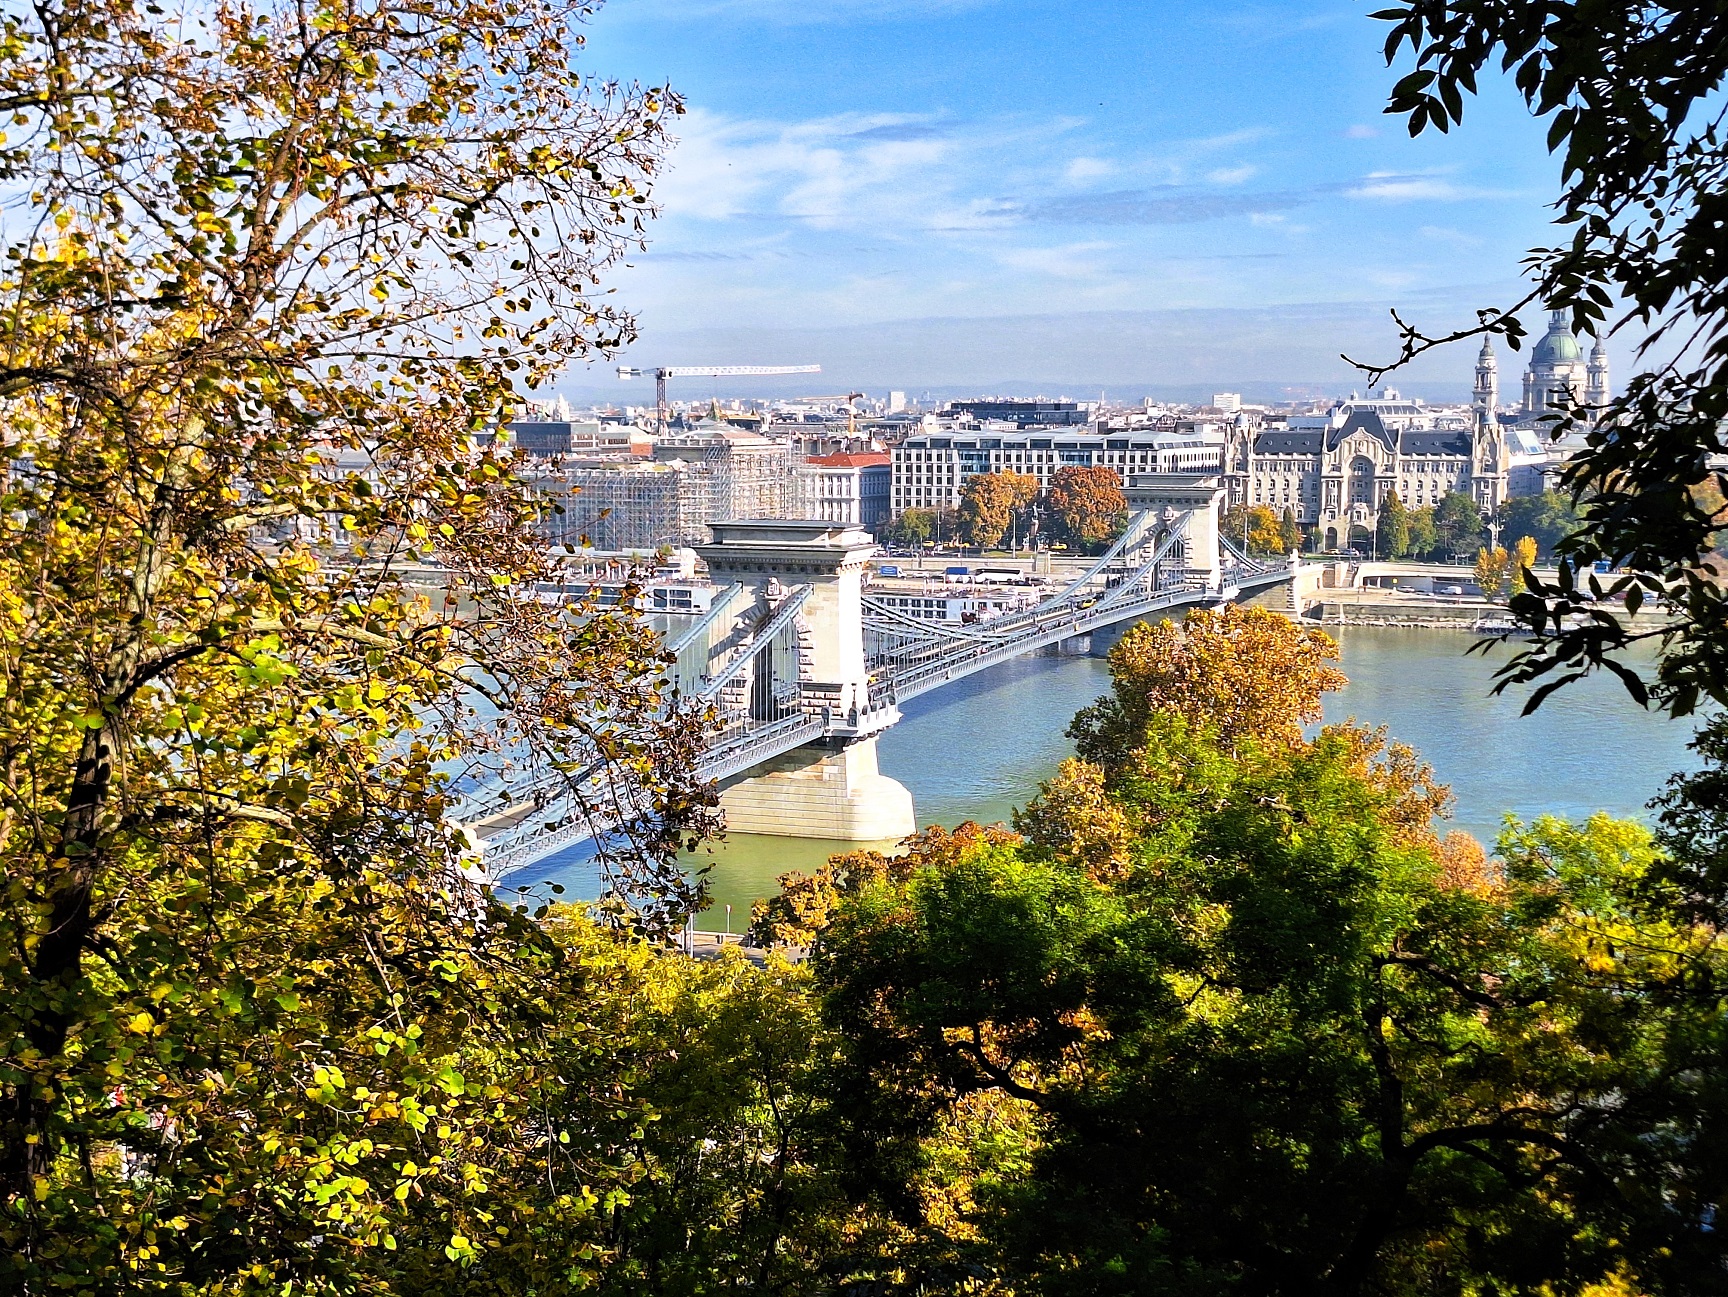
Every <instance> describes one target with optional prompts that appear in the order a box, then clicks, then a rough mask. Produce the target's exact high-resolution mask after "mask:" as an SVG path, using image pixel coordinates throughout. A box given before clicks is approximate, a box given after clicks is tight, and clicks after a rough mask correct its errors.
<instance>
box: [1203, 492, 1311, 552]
mask: <svg viewBox="0 0 1728 1297" xmlns="http://www.w3.org/2000/svg"><path fill="white" fill-rule="evenodd" d="M1291 521H1292V522H1294V521H1295V519H1294V518H1292V519H1291ZM1220 525H1221V526H1222V527H1223V529H1224V535H1225V536H1226V537H1227V538H1229V539H1230V540H1233V541H1239V540H1240V539H1241V538H1242V536H1243V534H1244V533H1246V535H1247V538H1248V552H1249V553H1250V554H1276V553H1278V552H1279V549H1280V546H1282V545H1283V543H1284V525H1283V523H1281V522H1280V521H1279V519H1278V515H1277V514H1276V513H1275V512H1273V511H1272V509H1270V508H1269V507H1268V506H1266V505H1263V504H1254V505H1240V504H1238V505H1232V506H1231V507H1230V508H1228V509H1226V510H1225V511H1224V517H1223V519H1222V521H1221V524H1220Z"/></svg>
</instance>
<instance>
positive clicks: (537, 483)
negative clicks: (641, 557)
mask: <svg viewBox="0 0 1728 1297" xmlns="http://www.w3.org/2000/svg"><path fill="white" fill-rule="evenodd" d="M642 454H643V452H642V451H641V450H636V451H633V452H632V454H631V455H630V457H629V458H624V457H621V456H607V457H584V458H579V459H578V458H558V459H554V460H552V462H550V463H548V464H547V465H546V467H545V468H544V470H543V471H542V472H540V473H539V474H538V475H537V476H535V477H534V478H533V479H531V480H532V484H533V486H534V487H535V489H536V490H538V491H539V492H540V493H541V494H542V495H544V496H545V497H546V498H547V501H548V503H549V504H550V505H551V506H552V507H551V509H550V510H549V512H548V513H547V515H546V516H545V517H544V518H543V519H542V520H541V522H540V533H541V535H543V536H544V537H545V538H546V539H547V541H548V542H549V543H551V544H554V545H564V546H569V547H571V548H592V549H600V550H613V551H626V550H639V551H646V550H652V549H658V548H659V547H660V546H662V545H701V544H706V543H707V541H708V539H709V524H711V523H715V522H726V521H729V520H732V519H736V518H784V517H786V516H787V513H788V510H789V509H790V508H791V506H792V503H793V499H794V495H793V482H794V477H793V470H794V467H795V464H796V460H795V456H794V452H793V450H792V448H791V447H790V446H789V445H788V444H787V443H785V442H782V441H775V440H773V439H771V438H768V437H764V436H762V435H760V434H759V433H753V432H745V431H741V430H739V429H736V428H732V427H729V426H726V425H724V424H708V423H703V424H697V425H696V426H695V427H693V428H689V429H685V430H681V431H674V432H672V433H670V434H668V435H667V436H665V437H662V438H660V439H659V440H658V441H657V442H656V444H655V445H654V446H653V447H652V451H651V457H649V458H642V457H641V456H642Z"/></svg>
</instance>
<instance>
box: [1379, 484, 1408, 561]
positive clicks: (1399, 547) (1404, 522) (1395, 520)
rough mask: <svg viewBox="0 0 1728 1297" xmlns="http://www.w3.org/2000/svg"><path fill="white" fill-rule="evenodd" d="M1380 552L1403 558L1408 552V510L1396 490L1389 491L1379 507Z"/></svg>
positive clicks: (1389, 556)
mask: <svg viewBox="0 0 1728 1297" xmlns="http://www.w3.org/2000/svg"><path fill="white" fill-rule="evenodd" d="M1379 541H1380V552H1381V553H1382V554H1383V555H1385V556H1386V557H1387V558H1403V557H1404V556H1405V555H1406V554H1408V553H1409V552H1410V511H1409V510H1408V509H1406V508H1405V507H1404V501H1402V500H1400V499H1399V498H1398V492H1396V491H1393V492H1390V493H1389V494H1388V495H1387V496H1386V503H1385V504H1383V505H1382V506H1381V507H1380V532H1379Z"/></svg>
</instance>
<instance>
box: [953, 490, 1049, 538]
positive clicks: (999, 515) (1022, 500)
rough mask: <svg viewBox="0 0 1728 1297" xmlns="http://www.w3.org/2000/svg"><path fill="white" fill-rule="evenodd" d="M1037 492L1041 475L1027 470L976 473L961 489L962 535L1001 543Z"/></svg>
mask: <svg viewBox="0 0 1728 1297" xmlns="http://www.w3.org/2000/svg"><path fill="white" fill-rule="evenodd" d="M1037 494H1038V479H1037V478H1035V477H1033V476H1031V475H1030V474H1028V473H976V474H974V475H973V476H971V477H969V478H967V479H966V485H965V486H964V487H962V488H961V491H960V527H961V535H962V536H964V537H965V540H966V543H967V544H968V545H975V546H977V547H979V548H980V549H989V548H991V547H993V546H996V545H1000V544H1001V543H1002V538H1003V537H1004V536H1005V535H1007V534H1008V528H1009V526H1010V524H1012V523H1013V521H1014V516H1015V514H1017V513H1019V512H1021V511H1023V510H1024V509H1025V508H1026V506H1027V505H1029V504H1031V502H1032V500H1033V499H1034V498H1035V497H1036V496H1037Z"/></svg>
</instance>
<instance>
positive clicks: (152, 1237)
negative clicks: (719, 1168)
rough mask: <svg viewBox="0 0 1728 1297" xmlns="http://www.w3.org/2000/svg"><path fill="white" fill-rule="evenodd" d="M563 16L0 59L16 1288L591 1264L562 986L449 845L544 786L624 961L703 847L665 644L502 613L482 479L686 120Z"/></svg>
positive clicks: (515, 505) (5, 727)
mask: <svg viewBox="0 0 1728 1297" xmlns="http://www.w3.org/2000/svg"><path fill="white" fill-rule="evenodd" d="M589 9H590V6H588V5H587V4H584V3H579V2H576V0H509V2H508V3H505V4H503V5H490V4H489V5H484V6H479V5H473V4H468V3H464V2H463V0H456V2H455V3H451V4H445V5H439V6H428V5H423V4H416V3H407V2H405V0H374V2H373V3H366V4H350V3H343V2H341V0H312V2H311V3H307V4H279V3H275V2H274V0H261V2H259V3H248V4H239V5H228V4H224V5H214V6H199V5H187V6H181V5H169V6H167V7H166V8H164V7H160V6H143V7H140V6H135V5H133V4H131V3H128V2H127V0H93V2H92V3H70V4H68V3H53V2H52V0H51V2H50V3H47V4H43V5H37V6H34V7H31V8H27V9H15V10H11V11H8V13H7V14H6V15H5V17H4V19H3V20H0V22H3V31H4V40H3V41H0V102H4V103H5V105H6V107H7V110H8V114H9V116H10V118H11V120H10V121H9V123H8V126H7V135H6V138H5V142H4V144H3V145H0V169H3V170H4V173H5V179H6V185H5V198H4V202H5V204H6V208H5V210H6V223H5V230H6V233H5V236H4V237H5V239H6V249H5V252H6V257H5V262H4V267H5V268H4V271H3V272H0V297H3V298H4V310H0V403H3V404H4V412H3V413H4V418H3V419H0V456H3V457H4V464H3V466H0V470H3V471H0V497H3V498H0V533H3V535H0V772H3V774H4V777H3V778H0V840H3V842H4V850H5V857H6V866H7V868H6V887H5V889H4V892H3V893H0V988H3V992H4V993H3V994H0V1042H4V1043H3V1044H0V1288H3V1289H4V1290H5V1291H8V1292H20V1293H46V1292H54V1293H64V1292H74V1291H86V1290H88V1291H120V1290H125V1291H128V1292H139V1293H144V1292H172V1293H174V1294H176V1295H177V1297H179V1295H182V1294H188V1293H194V1292H206V1291H208V1292H216V1291H221V1292H243V1291H259V1292H261V1291H264V1290H266V1289H268V1290H269V1291H272V1292H282V1291H303V1292H315V1291H317V1292H322V1291H332V1292H334V1291H353V1290H360V1289H365V1290H368V1291H384V1290H400V1288H401V1286H406V1287H407V1288H408V1289H411V1290H416V1291H427V1290H431V1289H434V1288H437V1289H440V1290H442V1291H455V1289H454V1288H452V1287H450V1286H449V1285H451V1284H454V1283H456V1282H457V1281H456V1279H455V1278H454V1276H457V1275H459V1274H461V1273H462V1272H463V1270H464V1267H467V1266H470V1265H482V1266H486V1267H490V1269H489V1270H488V1273H493V1274H503V1273H509V1274H511V1275H513V1276H515V1278H514V1279H513V1281H512V1282H517V1283H520V1284H523V1285H526V1286H528V1287H535V1288H536V1289H537V1290H541V1291H549V1290H550V1289H547V1288H545V1287H544V1285H546V1284H558V1283H567V1282H570V1281H571V1279H570V1276H571V1273H572V1272H571V1267H572V1265H573V1264H577V1263H576V1262H575V1261H573V1258H577V1257H580V1256H583V1255H587V1254H588V1251H587V1250H588V1249H592V1248H594V1247H596V1246H598V1245H599V1240H598V1235H597V1233H596V1231H595V1228H594V1219H595V1213H596V1211H597V1210H598V1204H599V1202H601V1201H602V1200H603V1197H604V1194H605V1193H606V1192H609V1190H607V1189H606V1188H605V1186H604V1185H603V1184H601V1185H600V1187H599V1188H598V1189H596V1188H595V1185H596V1184H598V1183H599V1181H597V1180H596V1178H595V1177H596V1176H597V1175H599V1168H600V1167H601V1166H603V1165H611V1164H612V1162H611V1161H610V1160H609V1159H610V1154H606V1155H603V1156H601V1157H599V1158H598V1159H594V1160H587V1161H583V1160H577V1159H571V1158H566V1157H564V1156H563V1155H562V1154H560V1153H559V1152H558V1149H559V1148H560V1147H562V1145H560V1144H559V1142H558V1141H559V1140H561V1139H563V1138H565V1137H567V1136H568V1137H571V1138H577V1139H580V1138H582V1136H581V1135H580V1132H579V1131H578V1132H576V1134H572V1131H573V1130H574V1129H575V1128H574V1127H573V1126H569V1125H566V1126H564V1127H559V1126H558V1125H556V1124H553V1125H548V1124H547V1122H548V1118H547V1115H546V1114H547V1113H548V1112H549V1111H550V1110H551V1109H550V1108H549V1106H548V1105H550V1104H552V1103H553V1099H554V1096H553V1093H552V1092H553V1090H554V1089H556V1088H557V1087H558V1086H561V1085H566V1084H580V1083H585V1082H577V1081H575V1080H572V1079H571V1078H577V1077H580V1076H588V1077H590V1078H592V1076H593V1075H594V1073H593V1072H592V1071H584V1068H585V1066H586V1065H585V1064H583V1063H582V1062H581V1058H590V1059H592V1058H593V1057H594V1055H592V1054H589V1053H584V1051H585V1050H587V1049H588V1046H587V1044H585V1043H582V1042H580V1041H578V1042H576V1043H574V1044H571V1043H570V1041H569V1040H566V1041H565V1042H564V1043H562V1044H560V1043H558V1042H556V1041H555V1040H554V1036H553V1027H554V1025H555V1024H556V1023H558V1022H559V1021H561V1020H564V1019H568V1018H571V1017H572V1015H573V1014H574V1015H579V1013H580V1010H579V1009H574V1010H573V1009H572V1007H571V1005H572V1002H571V1001H569V1000H563V1001H562V1002H561V997H566V996H570V995H575V994H577V993H578V992H579V991H580V986H581V979H580V977H579V976H578V975H577V974H576V973H575V971H574V970H573V967H572V965H571V964H570V957H569V955H568V954H567V953H566V952H563V951H561V950H560V949H559V948H558V947H557V946H556V945H553V944H549V943H548V941H547V939H546V936H545V934H544V933H543V932H542V931H541V930H540V929H538V928H537V927H536V926H535V925H534V924H533V923H532V922H531V921H530V920H529V917H528V916H527V915H526V914H519V913H516V912H513V911H512V910H510V909H509V908H507V907H505V906H502V905H500V904H499V903H498V902H496V901H495V900H494V899H493V898H492V897H491V895H490V893H489V892H488V891H486V890H485V889H483V888H482V887H480V886H478V885H477V884H476V881H475V880H474V877H473V874H472V871H471V869H470V862H469V858H468V853H469V852H470V851H471V849H472V842H471V840H470V839H469V838H468V836H467V835H466V833H465V831H464V830H463V827H462V824H461V823H459V822H458V820H459V819H460V818H463V817H466V818H472V817H473V816H475V815H477V814H480V813H483V812H484V810H485V809H486V808H487V806H488V805H495V804H496V801H495V800H494V801H490V802H489V801H488V798H490V797H491V796H492V794H490V793H488V792H487V790H488V789H498V790H501V791H499V792H498V793H497V797H498V798H503V797H506V796H508V795H509V792H508V789H509V788H510V787H511V786H512V785H514V786H516V787H521V786H522V785H523V784H524V783H525V782H532V783H534V784H535V785H536V786H537V787H538V788H539V789H540V790H541V791H542V792H548V791H553V790H556V789H558V788H559V786H560V785H562V787H563V791H564V793H565V794H566V796H565V798H564V800H563V801H562V802H559V801H557V800H556V799H555V800H554V801H553V803H552V809H549V810H548V812H547V814H548V815H550V816H566V815H568V816H576V817H589V818H590V819H591V820H592V821H593V822H594V823H597V824H601V825H605V826H607V827H609V828H611V829H612V830H613V831H614V833H615V834H616V835H617V836H615V837H613V838H611V839H609V841H611V842H613V843H615V844H616V845H617V848H618V849H617V850H615V851H612V852H610V853H609V855H608V859H607V865H608V867H609V868H610V869H611V870H612V873H613V878H614V881H615V884H616V891H617V896H618V898H619V905H620V906H621V910H620V916H621V918H622V919H623V920H624V921H627V922H632V923H636V924H638V925H640V926H642V927H644V928H649V929H652V928H653V927H655V926H656V925H663V924H665V923H668V922H670V923H676V922H677V921H678V920H679V919H680V918H681V916H682V914H683V913H684V912H686V911H687V910H688V909H689V907H690V905H691V904H692V902H693V900H694V899H695V893H694V891H693V889H692V887H691V885H690V884H689V883H688V882H687V881H686V880H685V879H684V877H683V875H682V874H681V873H680V872H679V871H678V870H677V868H676V867H675V855H676V851H677V848H678V845H679V843H680V841H681V840H682V839H683V838H684V837H686V835H691V836H694V835H700V834H701V833H704V832H706V831H707V830H708V829H709V828H710V827H711V824H712V818H711V816H712V813H711V811H710V809H709V801H710V797H711V794H710V793H709V792H708V791H707V790H706V789H704V788H701V787H699V786H697V785H695V784H694V783H693V782H692V781H691V780H690V778H689V776H688V773H687V772H688V771H689V769H690V767H691V762H692V760H693V757H694V755H695V754H696V752H697V751H698V750H699V746H700V743H701V740H702V734H701V728H702V723H701V718H700V717H697V716H694V715H690V714H686V713H684V712H683V711H681V710H679V709H678V708H677V707H675V706H673V705H672V704H673V698H672V693H671V689H670V686H669V684H668V682H667V680H666V678H665V675H664V671H663V662H662V660H661V652H662V650H661V648H660V646H659V643H658V640H657V638H656V637H655V636H654V635H653V634H652V633H651V632H650V630H649V629H648V628H647V627H646V626H645V625H644V624H642V623H641V622H640V621H639V620H638V619H637V618H636V617H634V616H633V615H631V614H629V613H628V612H625V611H620V609H623V608H627V607H628V604H629V601H628V600H624V601H622V602H621V603H620V605H619V606H618V607H617V608H602V607H600V606H598V605H597V604H595V603H591V602H588V601H580V600H579V601H577V602H576V604H575V605H574V606H571V607H554V606H549V605H548V604H547V603H545V602H544V601H543V600H542V599H540V598H539V597H538V596H537V595H536V592H535V587H536V583H537V581H539V580H541V579H542V578H544V577H546V576H547V575H548V574H549V571H548V560H547V557H546V555H545V553H544V550H543V548H542V547H541V546H540V545H539V544H538V543H536V542H535V540H534V539H533V537H532V535H531V532H530V525H531V524H532V522H533V520H534V517H535V509H534V507H533V503H532V500H531V498H530V497H529V496H527V495H526V494H525V492H524V490H523V488H522V487H521V485H520V484H519V483H518V482H516V481H515V480H514V478H513V475H512V469H511V464H510V462H509V448H508V446H507V445H502V446H493V447H491V448H489V449H482V448H481V446H482V444H483V443H484V442H485V441H487V440H489V434H490V433H491V432H492V431H493V430H494V429H495V428H496V427H498V426H499V424H500V423H501V421H503V420H505V419H507V418H508V417H509V415H510V414H511V411H512V409H513V407H514V403H515V401H516V399H517V395H518V393H519V392H521V391H525V390H528V389H531V388H533V387H534V386H535V385H536V384H538V383H540V382H542V381H543V380H545V379H546V378H548V377H549V376H550V375H552V374H554V373H556V372H559V371H560V370H562V369H563V367H564V366H565V365H566V364H568V363H569V362H570V361H571V360H572V359H577V358H581V357H584V356H589V355H595V354H600V353H602V352H604V351H606V350H607V349H609V348H611V347H613V346H615V345H617V344H619V343H621V342H623V341H624V340H626V339H627V338H628V337H629V336H630V331H631V323H630V320H629V318H628V317H627V316H626V315H625V314H623V313H621V312H620V311H619V310H618V309H617V308H615V307H613V306H612V305H611V304H610V303H609V301H608V299H607V298H606V297H605V296H604V294H602V293H600V292H599V291H598V289H597V288H596V280H597V277H598V276H599V274H600V273H601V271H602V270H603V269H604V268H605V267H606V266H608V265H609V264H611V263H612V262H613V261H614V260H615V259H616V258H617V257H618V256H619V255H620V254H621V253H623V252H624V250H625V249H626V248H628V247H629V246H631V245H632V244H633V243H636V242H637V241H639V240H640V238H641V236H642V233H643V231H644V228H645V225H644V222H645V220H646V218H647V216H648V215H649V213H650V211H651V207H650V204H649V198H648V186H649V184H650V182H651V180H652V178H653V177H654V175H655V174H656V173H657V172H658V169H659V167H660V163H661V159H662V157H663V154H664V151H665V149H666V146H667V142H668V137H667V125H668V122H669V120H670V118H671V117H672V116H674V115H675V114H676V113H677V112H678V111H679V109H680V105H679V103H678V101H677V100H676V98H674V97H672V96H671V95H669V94H668V93H666V92H663V91H657V90H651V89H646V88H642V87H638V86H631V85H619V84H613V83H609V82H607V81H605V80H603V79H597V78H594V77H592V76H591V75H589V74H588V73H586V72H585V71H583V70H582V69H580V68H579V67H578V65H577V59H578V55H579V50H580V46H581V43H582V38H581V36H580V33H579V25H580V23H581V22H582V20H583V19H584V18H585V17H586V16H587V14H588V12H589ZM427 568H431V569H435V570H437V571H439V572H440V573H442V576H441V579H440V583H439V584H438V585H437V586H435V587H433V588H432V590H431V591H430V593H428V589H427V587H426V586H424V585H419V584H415V583H413V582H412V581H411V580H410V576H411V574H412V573H414V572H415V571H417V570H418V571H423V570H426V569H427ZM598 774H604V775H605V776H606V778H605V779H604V780H596V779H595V778H593V776H595V775H598ZM601 790H603V791H601ZM459 805H460V807H461V812H460V815H459V814H458V809H459ZM560 807H561V808H562V809H560ZM566 1046H569V1050H568V1051H567V1050H566ZM601 1070H604V1069H601ZM604 1089H605V1087H604V1086H598V1085H597V1086H596V1092H597V1093H598V1092H601V1091H604ZM563 1111H564V1112H565V1113H566V1116H568V1117H569V1119H570V1121H573V1122H574V1121H576V1120H578V1118H576V1117H575V1116H572V1115H571V1114H574V1113H575V1112H576V1111H577V1109H575V1108H565V1109H563ZM593 1111H594V1112H595V1113H598V1112H599V1111H600V1109H599V1108H595V1109H593ZM596 1255H597V1254H596ZM578 1268H580V1267H579V1266H578Z"/></svg>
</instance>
